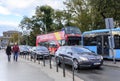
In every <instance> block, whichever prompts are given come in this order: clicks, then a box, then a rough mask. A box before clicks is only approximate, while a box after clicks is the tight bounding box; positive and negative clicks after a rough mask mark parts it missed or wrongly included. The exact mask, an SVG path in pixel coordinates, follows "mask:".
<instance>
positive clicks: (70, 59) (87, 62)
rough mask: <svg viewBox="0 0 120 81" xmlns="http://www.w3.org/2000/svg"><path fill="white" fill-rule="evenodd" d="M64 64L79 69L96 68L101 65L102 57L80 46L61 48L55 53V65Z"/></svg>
mask: <svg viewBox="0 0 120 81" xmlns="http://www.w3.org/2000/svg"><path fill="white" fill-rule="evenodd" d="M63 57H64V63H65V64H69V65H73V66H74V68H75V69H78V68H79V67H97V68H99V67H100V66H101V65H102V64H103V57H102V56H101V55H97V54H95V53H94V52H92V51H90V50H88V49H86V48H84V47H81V46H61V47H59V48H58V50H57V51H56V53H55V58H56V62H57V64H61V63H62V62H63Z"/></svg>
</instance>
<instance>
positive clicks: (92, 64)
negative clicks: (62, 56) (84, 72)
mask: <svg viewBox="0 0 120 81" xmlns="http://www.w3.org/2000/svg"><path fill="white" fill-rule="evenodd" d="M101 65H103V61H96V62H80V63H79V67H99V66H101Z"/></svg>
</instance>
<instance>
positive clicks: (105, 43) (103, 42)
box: [82, 28, 120, 59]
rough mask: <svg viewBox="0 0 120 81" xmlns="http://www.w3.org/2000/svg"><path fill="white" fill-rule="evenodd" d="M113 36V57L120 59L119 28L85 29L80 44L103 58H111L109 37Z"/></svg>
mask: <svg viewBox="0 0 120 81" xmlns="http://www.w3.org/2000/svg"><path fill="white" fill-rule="evenodd" d="M111 33H112V36H113V38H114V48H113V51H114V55H115V59H120V28H114V29H111V30H110V29H100V30H92V31H86V32H84V33H83V34H82V45H83V46H84V47H86V48H88V49H90V50H92V51H94V52H95V53H96V54H99V55H102V56H103V57H104V58H107V59H112V58H113V54H112V52H111V50H110V42H109V37H110V35H111Z"/></svg>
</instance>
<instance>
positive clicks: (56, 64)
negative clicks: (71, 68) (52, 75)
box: [55, 58, 58, 72]
mask: <svg viewBox="0 0 120 81" xmlns="http://www.w3.org/2000/svg"><path fill="white" fill-rule="evenodd" d="M55 60H56V72H58V63H57V58H55Z"/></svg>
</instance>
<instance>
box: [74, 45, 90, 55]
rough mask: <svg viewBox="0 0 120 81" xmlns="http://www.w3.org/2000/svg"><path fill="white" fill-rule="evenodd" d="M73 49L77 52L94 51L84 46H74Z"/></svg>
mask: <svg viewBox="0 0 120 81" xmlns="http://www.w3.org/2000/svg"><path fill="white" fill-rule="evenodd" d="M72 50H73V51H75V52H76V53H78V54H79V53H92V51H90V50H88V49H86V48H82V47H73V48H72Z"/></svg>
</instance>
